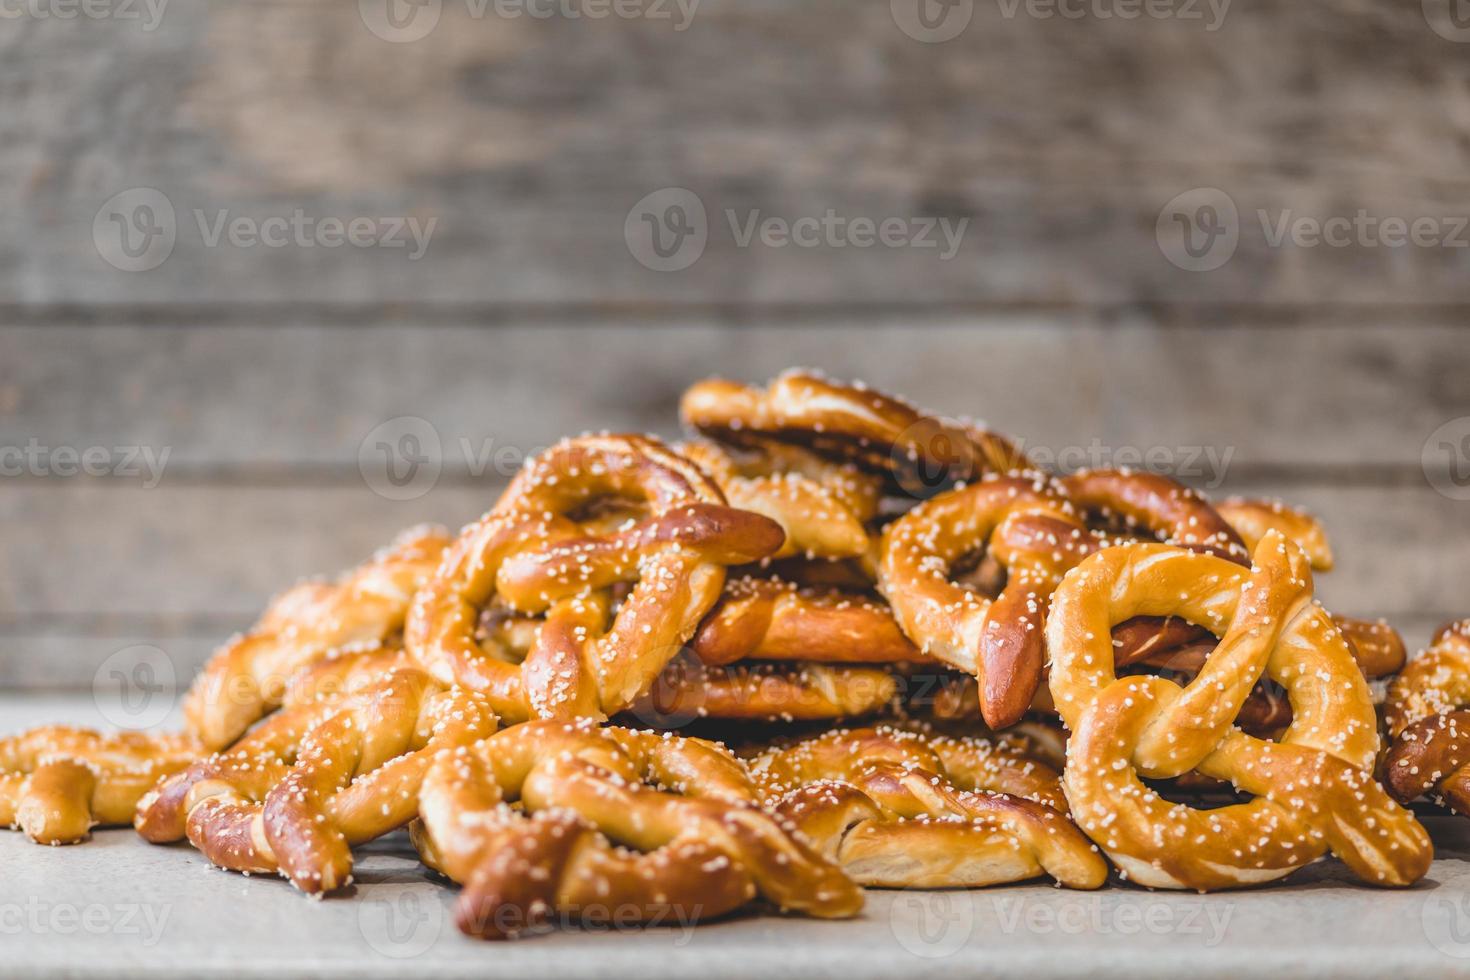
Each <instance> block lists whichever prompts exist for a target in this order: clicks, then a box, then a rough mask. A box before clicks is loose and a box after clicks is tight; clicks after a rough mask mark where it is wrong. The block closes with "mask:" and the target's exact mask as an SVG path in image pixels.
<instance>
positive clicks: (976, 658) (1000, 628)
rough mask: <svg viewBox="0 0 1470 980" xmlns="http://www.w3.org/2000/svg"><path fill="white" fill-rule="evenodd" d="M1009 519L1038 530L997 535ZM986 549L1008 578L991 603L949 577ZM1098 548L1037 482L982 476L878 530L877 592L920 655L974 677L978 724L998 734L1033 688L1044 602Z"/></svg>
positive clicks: (1037, 671)
mask: <svg viewBox="0 0 1470 980" xmlns="http://www.w3.org/2000/svg"><path fill="white" fill-rule="evenodd" d="M1013 514H1014V515H1022V516H1025V517H1028V518H1032V519H1034V520H1036V521H1042V522H1045V524H1044V525H1043V526H1041V527H1040V528H1039V529H1038V530H1036V532H1035V533H1033V534H1029V535H1026V536H1017V535H1011V534H1006V533H997V529H998V528H1000V527H1001V525H1002V522H1004V521H1006V520H1007V519H1008V518H1009V517H1010V516H1011V515H1013ZM1032 526H1033V527H1035V525H1034V524H1033V525H1032ZM1053 528H1055V530H1053ZM992 535H994V541H993V544H992ZM1022 540H1023V541H1024V543H1019V544H1018V543H1017V542H1018V541H1022ZM987 544H992V553H993V554H994V555H995V557H996V558H997V559H998V560H1000V561H1001V563H1002V564H1004V565H1005V566H1006V569H1007V573H1008V575H1007V580H1006V584H1005V587H1004V588H1003V589H1002V590H1001V593H1000V595H999V596H997V597H996V598H995V599H994V600H992V599H990V598H988V597H987V596H985V595H983V594H981V593H979V592H976V591H974V590H973V589H968V588H966V587H964V586H963V585H961V584H960V583H958V582H957V581H955V580H954V578H953V577H952V575H953V572H952V569H953V567H954V566H955V565H956V564H957V563H958V562H959V561H960V560H961V559H963V558H964V557H966V556H967V555H971V554H974V553H976V552H978V551H980V550H981V549H983V548H985V547H986V546H987ZM1097 547H1098V540H1097V538H1096V536H1094V535H1092V534H1090V533H1088V531H1087V530H1086V529H1085V528H1084V527H1083V526H1082V524H1081V523H1080V521H1078V520H1077V519H1076V518H1075V517H1073V516H1072V514H1071V509H1070V505H1069V504H1068V503H1067V501H1066V500H1064V499H1063V498H1061V497H1060V496H1058V494H1057V492H1056V490H1055V489H1054V488H1053V487H1052V486H1051V485H1049V484H1048V483H1047V482H1045V480H1044V479H1043V478H1041V477H1025V476H1005V477H990V478H986V479H984V480H981V481H979V482H977V483H972V484H970V485H968V486H965V487H961V488H959V489H956V490H951V491H949V492H947V493H944V494H941V495H939V496H937V497H934V498H932V499H930V500H927V501H925V502H924V503H922V504H920V505H919V506H917V507H915V508H914V509H913V510H911V511H909V512H908V513H907V514H905V515H904V516H903V517H901V518H899V519H898V520H897V521H894V522H893V523H892V524H890V525H889V526H888V527H887V528H886V529H885V530H884V532H883V544H882V560H881V562H880V564H879V590H880V591H881V592H882V593H883V595H884V596H886V597H887V599H888V601H889V602H890V603H891V604H892V606H893V612H894V615H895V617H896V618H897V619H898V622H899V625H900V626H901V627H902V628H903V631H904V633H906V634H907V635H908V636H909V637H910V639H912V640H914V641H915V642H916V643H917V644H918V646H919V648H920V649H921V650H922V651H924V652H925V653H927V654H930V655H932V656H934V657H937V658H938V659H940V660H943V661H944V662H945V663H947V664H950V665H951V666H954V667H956V668H958V669H960V670H962V671H964V672H965V673H968V674H972V675H974V676H975V677H976V678H978V680H979V683H980V711H981V714H982V715H983V716H984V718H985V723H986V724H987V725H989V726H990V727H991V728H1004V727H1006V726H1007V725H1011V724H1014V723H1015V722H1016V721H1018V720H1019V719H1020V718H1021V716H1022V715H1023V714H1024V713H1025V712H1026V709H1027V707H1028V706H1029V705H1030V704H1031V699H1032V697H1033V696H1034V695H1035V693H1036V689H1037V687H1038V686H1039V685H1040V683H1041V672H1042V666H1043V662H1044V645H1043V641H1042V629H1041V627H1042V622H1043V617H1044V616H1045V612H1046V604H1047V599H1048V597H1049V596H1050V595H1051V592H1052V590H1053V589H1054V588H1056V586H1057V583H1059V582H1060V581H1061V578H1062V575H1064V574H1065V573H1066V571H1067V569H1068V568H1071V567H1072V565H1074V564H1076V562H1077V561H1079V560H1080V558H1081V556H1082V555H1085V554H1087V553H1090V552H1091V551H1092V550H1095V549H1096V548H1097Z"/></svg>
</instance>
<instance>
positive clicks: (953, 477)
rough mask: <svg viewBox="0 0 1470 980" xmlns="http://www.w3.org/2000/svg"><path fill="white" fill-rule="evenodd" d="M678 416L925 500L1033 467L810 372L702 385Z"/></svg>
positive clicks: (989, 438)
mask: <svg viewBox="0 0 1470 980" xmlns="http://www.w3.org/2000/svg"><path fill="white" fill-rule="evenodd" d="M679 413H680V416H681V417H682V418H683V420H684V424H685V425H686V426H688V427H689V428H691V429H695V430H697V431H698V432H700V433H702V434H704V435H706V436H709V437H710V438H712V439H717V440H719V441H721V442H724V443H728V444H730V445H735V446H744V447H759V445H760V444H761V443H762V442H763V441H765V440H769V439H775V440H778V441H781V442H787V443H793V444H796V445H799V446H804V447H805V448H808V449H810V450H812V451H813V452H816V453H818V454H820V455H822V456H826V457H828V458H830V459H837V460H844V461H847V462H852V463H856V464H857V465H859V466H861V467H863V468H864V469H866V470H869V471H871V472H875V473H881V474H885V475H886V476H887V477H888V478H889V480H890V482H893V483H896V484H897V485H898V486H899V487H900V488H902V489H904V490H906V491H908V492H910V493H917V494H920V495H927V494H928V493H932V492H934V491H936V490H940V489H943V488H944V487H945V486H947V485H950V484H953V483H955V482H957V481H961V480H971V479H975V478H977V477H979V476H981V475H982V474H985V473H1009V472H1010V471H1012V470H1015V469H1024V468H1025V467H1026V466H1027V465H1028V464H1027V461H1026V457H1025V455H1024V454H1023V453H1022V452H1021V451H1020V450H1019V449H1017V448H1016V446H1015V445H1014V444H1013V443H1012V442H1011V441H1010V440H1008V439H1006V438H1005V437H1004V436H1001V435H998V434H996V433H994V432H989V431H987V430H985V429H982V428H979V427H977V426H973V425H969V424H967V423H963V422H954V421H949V420H945V419H939V418H935V417H932V416H929V415H926V414H924V413H922V412H920V411H919V410H918V409H916V408H914V407H913V406H912V405H909V404H907V403H906V402H903V401H901V400H899V399H897V398H894V397H892V396H890V395H885V394H881V393H880V392H877V391H874V390H872V389H870V388H868V387H866V386H865V385H862V384H850V385H849V384H839V383H837V382H833V381H830V380H828V379H826V378H824V377H822V376H821V375H820V374H817V373H815V372H812V371H795V370H793V371H787V372H785V373H784V374H781V375H780V376H778V377H777V378H775V379H774V380H772V381H771V383H770V385H769V386H768V387H766V388H764V389H762V388H756V387H751V386H748V385H743V384H738V383H736V382H733V381H721V380H715V379H711V380H709V381H701V382H699V383H698V384H695V385H692V386H691V387H690V388H689V389H688V390H687V391H685V392H684V397H683V399H682V400H681V401H680V403H679Z"/></svg>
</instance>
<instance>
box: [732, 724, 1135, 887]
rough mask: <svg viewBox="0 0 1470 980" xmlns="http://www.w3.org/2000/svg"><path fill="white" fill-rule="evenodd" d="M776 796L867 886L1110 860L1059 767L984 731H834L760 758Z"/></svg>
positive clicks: (1076, 879)
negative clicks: (1075, 812)
mask: <svg viewBox="0 0 1470 980" xmlns="http://www.w3.org/2000/svg"><path fill="white" fill-rule="evenodd" d="M750 769H751V772H752V774H753V776H754V778H755V779H756V780H757V782H758V784H759V785H760V786H761V788H762V790H763V792H764V794H765V795H766V797H767V805H768V806H772V807H774V808H775V812H776V813H777V814H778V815H779V816H781V817H784V818H786V819H789V820H790V821H791V822H792V823H793V824H795V826H796V827H797V828H798V829H799V830H800V831H801V832H802V833H803V834H804V835H806V836H807V838H808V839H810V840H812V841H813V842H814V843H815V844H816V845H817V847H818V849H819V850H820V851H821V852H822V853H823V854H825V855H827V857H829V858H831V859H832V860H834V861H836V862H837V863H839V864H840V865H841V866H842V868H843V870H845V871H846V872H847V873H848V874H849V875H850V876H851V877H852V878H853V879H854V880H856V881H858V882H859V883H860V884H864V885H875V886H880V887H890V888H945V887H950V888H952V887H967V888H974V887H980V886H984V885H994V884H1000V883H1003V882H1009V881H1021V880H1023V879H1026V878H1033V877H1036V876H1037V875H1040V874H1050V875H1052V876H1053V877H1055V878H1056V879H1057V881H1058V882H1059V883H1061V884H1063V885H1067V886H1069V887H1072V888H1098V887H1100V886H1101V885H1102V884H1103V882H1104V881H1105V880H1106V878H1107V864H1106V862H1104V861H1103V859H1102V858H1101V857H1100V856H1099V855H1098V853H1097V849H1096V848H1095V847H1093V846H1092V845H1091V844H1090V843H1089V842H1088V840H1087V838H1086V837H1084V836H1083V835H1082V834H1081V833H1080V832H1079V831H1078V830H1077V828H1076V827H1075V826H1073V825H1072V823H1071V822H1070V821H1069V820H1068V819H1067V818H1066V816H1065V814H1066V809H1067V804H1066V802H1065V800H1063V798H1062V795H1061V791H1060V788H1059V787H1058V785H1057V774H1056V772H1055V771H1053V770H1050V769H1048V768H1047V767H1046V766H1044V765H1042V764H1040V763H1038V762H1036V761H1034V760H1032V759H1029V758H1026V757H1025V756H1023V755H1021V754H1020V753H1018V752H1015V751H1012V750H1010V749H1007V748H1004V747H1002V746H999V745H996V744H994V743H991V742H987V741H985V740H983V739H974V738H965V739H956V738H947V737H943V736H937V735H921V734H919V733H917V732H913V731H905V730H902V729H896V728H892V727H888V726H884V727H881V728H868V729H859V730H855V731H840V730H839V731H832V732H826V733H824V734H822V735H818V736H815V737H813V738H810V739H806V740H804V741H800V742H797V743H795V744H793V745H789V746H783V747H777V748H772V749H769V750H767V751H765V752H763V753H761V754H759V755H757V756H755V757H754V758H753V759H752V760H751V761H750Z"/></svg>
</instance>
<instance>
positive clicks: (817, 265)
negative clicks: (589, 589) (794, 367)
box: [0, 0, 1470, 307]
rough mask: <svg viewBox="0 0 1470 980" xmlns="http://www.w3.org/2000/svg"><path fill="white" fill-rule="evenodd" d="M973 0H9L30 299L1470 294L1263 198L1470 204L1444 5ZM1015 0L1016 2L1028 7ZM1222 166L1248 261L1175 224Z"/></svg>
mask: <svg viewBox="0 0 1470 980" xmlns="http://www.w3.org/2000/svg"><path fill="white" fill-rule="evenodd" d="M1018 2H1021V3H1022V6H1020V7H1019V8H1016V7H1015V6H1014V5H1013V4H1010V3H1000V2H979V3H976V4H975V5H974V15H973V20H972V22H971V23H970V24H969V26H968V27H967V28H966V29H965V30H964V31H963V33H961V34H960V35H959V36H958V37H956V38H955V39H953V40H951V41H948V42H946V43H944V44H941V45H933V44H925V43H920V42H918V41H915V40H914V39H912V38H911V37H909V36H907V35H905V34H904V32H903V31H901V30H899V29H898V27H897V26H896V23H895V20H894V17H893V15H892V14H891V12H890V9H889V5H888V4H883V3H875V4H864V5H853V4H850V3H841V2H838V0H791V2H782V3H757V4H750V3H747V2H740V0H704V2H703V3H701V4H700V5H699V6H698V9H697V12H696V15H695V17H694V19H693V20H692V22H691V23H690V24H689V26H688V28H687V29H686V30H683V31H677V30H674V29H673V25H672V24H671V23H670V22H667V21H660V20H652V19H648V18H635V19H625V18H617V17H612V18H607V19H603V20H596V21H594V20H587V19H581V20H573V19H568V18H564V17H557V18H550V19H534V18H530V17H521V18H517V19H508V18H504V17H497V16H487V17H482V18H475V17H472V16H471V15H470V13H469V11H470V10H471V9H472V8H471V6H469V5H467V4H465V3H463V2H457V0H450V2H446V3H444V5H443V10H444V13H443V16H442V20H441V21H440V22H439V24H438V25H437V27H436V28H435V29H434V30H433V31H431V32H430V33H429V34H428V36H427V37H425V38H423V39H422V40H419V41H415V42H413V43H401V44H395V43H389V42H386V41H383V40H381V39H379V38H378V37H375V36H374V35H373V34H372V33H370V32H369V31H368V30H366V29H365V27H364V24H363V22H362V20H361V19H360V17H359V14H358V4H357V3H356V2H355V0H321V2H312V3H296V2H292V3H279V2H266V0H254V2H241V0H198V2H194V3H188V4H184V3H176V4H172V5H170V6H169V7H168V8H167V11H166V13H165V16H164V17H163V19H162V22H161V24H160V25H159V26H158V28H157V29H156V30H153V31H143V30H141V29H139V26H138V25H137V24H134V23H127V22H119V21H86V20H77V21H61V20H57V19H54V18H53V19H46V20H37V19H29V18H23V19H21V20H18V21H8V22H7V24H8V26H7V30H6V32H5V33H4V35H3V37H0V93H4V95H5V98H4V99H0V133H3V134H4V139H3V140H0V205H3V206H0V303H5V304H11V305H19V306H23V307H25V306H37V307H53V306H57V305H66V304H83V305H112V306H115V305H126V304H150V305H169V304H176V303H183V304H219V303H243V304H252V303H261V302H282V303H293V302H294V303H323V304H367V305H369V306H372V305H383V304H395V303H423V302H436V303H448V304H455V303H462V304H486V305H490V306H501V305H505V304H511V305H514V304H530V305H553V306H556V305H566V304H593V305H600V306H620V305H621V306H627V305H639V306H658V305H663V304H669V303H692V304H699V305H708V304H736V305H741V306H750V305H761V304H768V303H790V304H816V305H822V304H832V303H845V304H863V303H870V302H873V303H893V302H895V301H902V302H908V303H915V304H929V305H934V304H940V305H943V304H974V303H978V304H994V303H1019V304H1059V305H1067V306H1072V305H1079V304H1080V305H1088V304H1130V303H1151V302H1179V303H1185V304H1199V303H1219V302H1239V303H1249V304H1257V303H1307V304H1321V303H1334V304H1339V305H1342V304H1354V303H1372V304H1389V305H1400V304H1424V303H1464V302H1466V301H1467V300H1470V276H1467V275H1466V274H1465V273H1466V271H1467V263H1470V249H1467V248H1464V247H1448V248H1447V247H1414V246H1408V247H1382V246H1378V247H1373V246H1365V245H1360V244H1353V245H1349V246H1348V247H1342V248H1335V247H1327V246H1319V247H1312V248H1298V247H1292V246H1286V247H1272V246H1271V245H1270V244H1269V243H1268V241H1267V240H1266V237H1265V235H1264V233H1263V229H1262V227H1261V225H1260V222H1259V221H1258V219H1257V217H1256V215H1257V212H1258V211H1260V210H1265V211H1266V212H1268V215H1269V216H1270V220H1272V221H1274V220H1277V219H1278V218H1279V217H1280V216H1281V215H1282V214H1284V213H1286V212H1288V211H1289V212H1290V213H1291V215H1292V216H1294V217H1309V218H1315V219H1318V220H1321V219H1325V218H1328V217H1332V216H1343V215H1346V216H1348V217H1351V216H1353V215H1355V214H1356V213H1357V211H1358V210H1359V209H1362V210H1364V211H1366V212H1367V213H1368V214H1369V215H1371V216H1373V217H1375V218H1385V217H1397V218H1403V219H1406V220H1412V219H1414V218H1417V217H1432V218H1449V219H1456V218H1459V217H1462V216H1463V215H1464V213H1465V212H1466V211H1467V208H1466V207H1465V201H1466V190H1467V178H1466V177H1465V173H1466V163H1467V156H1470V151H1467V147H1470V140H1467V138H1466V137H1467V128H1470V122H1467V120H1470V86H1467V85H1466V80H1467V77H1470V63H1467V61H1466V59H1465V58H1464V57H1463V54H1464V50H1463V47H1462V46H1460V45H1456V44H1453V43H1450V42H1447V41H1445V40H1444V39H1442V38H1441V37H1439V36H1438V35H1436V34H1435V33H1434V32H1433V31H1432V30H1431V29H1430V27H1429V25H1428V23H1427V22H1426V18H1425V16H1424V15H1423V13H1422V11H1421V9H1420V5H1419V4H1415V3H1403V4H1393V5H1374V4H1367V3H1363V2H1361V0H1328V2H1321V3H1311V4H1303V3H1294V2H1291V0H1263V2H1258V3H1249V4H1247V3H1236V4H1233V5H1231V6H1230V8H1229V9H1228V11H1227V13H1226V16H1225V17H1224V19H1223V21H1221V22H1220V23H1219V25H1218V29H1216V30H1209V29H1207V27H1208V25H1207V24H1206V23H1204V22H1201V21H1196V20H1184V19H1179V18H1164V19H1156V18H1149V17H1144V18H1141V19H1135V20H1125V19H1121V18H1116V17H1115V18H1098V17H1095V16H1087V17H1084V18H1083V19H1081V20H1073V19H1068V18H1064V17H1050V18H1043V17H1036V16H1030V15H1028V14H1027V13H1026V10H1027V9H1028V8H1027V6H1025V5H1024V0H1018ZM1008 11H1011V13H1008ZM134 187H151V188H155V189H157V190H159V191H161V192H162V193H163V194H164V195H165V196H166V197H167V198H168V199H169V201H170V202H171V204H172V206H173V207H174V209H175V210H176V214H177V230H178V240H177V244H176V246H175V248H174V251H173V254H172V255H171V256H170V257H169V258H168V260H167V261H166V262H164V263H163V265H161V266H160V267H158V268H157V269H154V270H153V271H150V272H138V273H129V272H122V271H118V270H116V269H114V268H112V267H110V266H109V265H107V264H106V263H104V262H103V261H102V260H101V259H100V258H99V254H98V252H97V249H96V248H95V247H94V243H93V236H92V226H93V219H94V217H95V216H96V214H97V212H98V209H99V207H100V206H101V205H102V204H103V202H104V201H106V200H107V199H108V198H109V197H110V196H112V195H113V194H116V193H118V192H120V191H123V190H126V189H129V188H134ZM665 187H685V188H688V189H690V190H691V191H693V192H694V193H695V194H697V195H698V196H699V197H700V199H701V201H702V203H703V205H704V207H705V209H706V211H707V214H708V216H709V223H708V230H709V242H708V245H707V247H706V249H705V252H704V255H703V257H702V258H701V259H700V260H699V261H698V262H696V263H695V264H694V265H693V266H692V267H691V268H689V269H687V270H685V271H683V272H677V273H660V272H654V271H650V270H648V269H646V268H644V267H643V266H641V265H639V264H638V263H637V262H636V261H635V260H634V259H633V257H632V256H631V254H630V252H629V250H628V248H627V247H626V244H625V242H624V236H623V229H624V221H625V219H626V218H627V216H628V214H629V211H630V209H631V208H633V206H634V204H635V203H636V202H638V201H639V200H640V199H641V198H642V197H644V196H645V195H647V194H649V193H650V192H652V191H655V190H658V189H660V188H665ZM1197 187H1217V188H1220V189H1221V190H1223V191H1225V192H1226V193H1227V194H1228V195H1229V196H1230V198H1231V199H1232V201H1233V202H1234V203H1235V205H1236V206H1237V207H1238V210H1239V214H1240V216H1241V224H1240V231H1241V234H1240V244H1239V247H1238V250H1237V252H1236V254H1235V255H1234V257H1233V258H1232V259H1231V260H1230V261H1229V262H1228V263H1227V264H1226V265H1225V266H1224V267H1222V268H1221V269H1219V270H1217V271H1214V272H1209V273H1197V272H1189V271H1183V270H1180V269H1178V268H1175V267H1174V266H1173V265H1171V264H1170V263H1169V262H1168V261H1166V260H1165V258H1164V256H1163V255H1162V253H1161V251H1160V249H1159V247H1158V244H1157V242H1156V240H1155V231H1154V229H1155V222H1156V219H1157V218H1158V216H1159V214H1160V211H1161V209H1162V208H1163V207H1164V205H1165V204H1166V202H1168V201H1169V200H1170V199H1171V198H1173V197H1174V196H1175V195H1177V194H1179V193H1181V192H1183V191H1186V190H1189V189H1191V188H1197ZM298 209H299V210H300V211H302V212H303V214H304V215H305V216H306V217H308V218H311V219H314V220H320V219H323V218H328V217H337V218H343V219H348V218H353V217H364V218H390V217H409V216H413V217H418V218H420V219H421V220H425V221H427V220H428V219H429V218H436V219H438V221H439V225H438V227H437V230H436V231H435V233H434V235H433V236H432V239H431V243H430V246H429V249H428V251H427V253H426V254H425V255H424V257H423V258H422V259H420V260H418V261H416V262H415V261H408V260H407V259H406V256H405V251H404V250H402V249H385V248H350V247H339V248H324V247H309V248H304V247H294V246H293V247H284V248H267V247H262V246H255V247H231V246H219V247H208V246H207V245H206V243H205V241H204V236H203V235H202V234H201V232H200V230H199V228H198V227H197V221H196V218H195V214H194V212H196V211H199V212H203V213H204V214H205V215H206V216H208V218H209V220H211V221H212V220H213V219H214V217H215V216H216V215H217V214H218V213H219V212H221V211H223V212H226V213H227V214H228V216H229V217H230V218H237V217H238V218H246V219H250V220H252V221H255V222H260V221H264V220H265V219H268V218H271V217H281V216H287V217H289V216H290V215H291V214H292V213H293V212H294V211H296V210H298ZM829 209H830V210H831V211H832V212H833V213H834V214H835V215H837V216H838V217H841V218H845V219H852V218H859V217H861V218H867V219H872V220H874V221H880V220H882V219H884V218H890V217H893V218H901V219H913V218H919V217H935V218H947V219H950V220H951V221H959V220H961V219H968V221H969V226H968V229H967V231H966V233H965V235H964V237H963V240H962V243H961V247H960V248H959V251H958V253H957V254H956V255H955V257H954V258H953V259H951V260H949V261H942V260H940V259H939V258H938V256H937V254H936V250H928V249H916V248H883V247H853V246H851V245H849V246H847V247H836V246H829V245H823V246H820V247H813V248H801V247H781V248H778V247H767V246H761V245H752V246H749V247H743V248H742V247H740V246H739V245H738V244H737V242H736V240H735V236H734V235H733V233H732V232H731V229H730V222H729V220H728V219H727V216H726V212H727V211H728V212H733V213H734V214H735V216H736V223H737V224H740V223H743V222H745V221H747V220H748V219H749V218H750V217H751V216H752V215H756V216H758V217H777V218H781V219H784V220H786V221H795V220H796V219H798V218H802V217H812V216H816V217H821V216H823V215H825V214H826V213H827V211H828V210H829Z"/></svg>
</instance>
